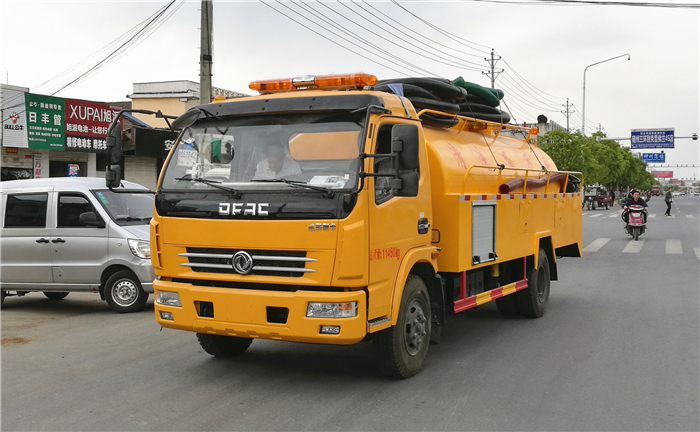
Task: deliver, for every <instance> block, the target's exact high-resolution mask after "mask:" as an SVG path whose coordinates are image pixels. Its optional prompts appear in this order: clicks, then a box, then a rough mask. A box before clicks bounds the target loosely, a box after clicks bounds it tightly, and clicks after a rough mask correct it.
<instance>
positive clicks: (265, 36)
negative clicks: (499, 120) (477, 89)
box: [0, 0, 700, 180]
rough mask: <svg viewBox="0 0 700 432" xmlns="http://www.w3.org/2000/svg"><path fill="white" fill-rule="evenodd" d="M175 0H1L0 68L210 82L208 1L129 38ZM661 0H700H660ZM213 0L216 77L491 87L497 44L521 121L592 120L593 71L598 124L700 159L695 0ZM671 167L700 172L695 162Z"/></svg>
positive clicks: (104, 86) (87, 90) (21, 79)
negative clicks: (371, 79) (205, 25)
mask: <svg viewBox="0 0 700 432" xmlns="http://www.w3.org/2000/svg"><path fill="white" fill-rule="evenodd" d="M610 2H611V1H608V2H607V3H610ZM612 2H618V0H612ZM168 3H169V2H147V1H138V2H133V1H132V2H115V1H76V2H66V1H45V2H34V1H28V0H22V1H7V0H0V8H1V9H0V35H1V36H0V37H1V44H2V50H1V57H0V73H1V75H0V81H1V82H2V83H3V84H10V85H16V86H21V87H28V88H29V91H30V92H31V93H37V94H47V95H50V94H54V95H55V96H58V97H64V98H76V99H85V100H92V101H104V102H115V101H126V100H128V98H127V95H128V94H130V93H132V92H133V84H134V83H143V82H154V81H172V80H191V81H195V82H199V46H200V30H199V28H200V26H201V18H200V6H201V5H200V1H186V0H176V2H175V3H174V4H173V5H172V6H171V7H170V8H169V9H167V10H166V11H165V12H164V13H163V14H162V15H161V17H160V19H159V20H156V21H155V22H154V24H153V25H152V26H151V27H149V28H148V30H146V31H144V32H143V33H142V34H141V37H140V38H138V39H135V40H134V41H132V42H131V43H126V42H127V39H128V37H130V36H133V35H134V34H135V32H136V31H137V30H138V29H140V28H142V26H143V25H144V24H145V23H146V22H147V20H149V19H150V18H152V17H153V15H154V14H155V13H156V12H157V11H159V10H161V9H163V8H164V7H165V6H166V5H167V4H168ZM618 3H619V2H618ZM627 3H642V2H641V1H639V0H628V1H627ZM659 3H662V4H664V5H669V6H670V5H684V4H694V5H696V6H697V5H698V4H700V3H699V2H698V0H678V1H664V0H659V1H656V2H653V3H651V4H659ZM647 4H649V3H647ZM213 11H214V24H213V85H214V86H216V87H220V88H224V89H227V90H233V91H236V92H240V93H245V94H250V95H253V94H255V92H254V91H252V90H250V89H249V88H248V84H249V83H250V82H251V81H255V80H261V79H272V78H284V77H296V76H303V75H324V74H342V73H354V72H366V73H370V74H373V75H376V76H377V77H378V78H379V79H387V78H399V77H406V76H436V77H443V78H449V79H454V78H457V77H459V76H461V77H463V78H464V79H465V80H466V81H470V82H474V83H477V84H480V85H482V86H487V87H490V86H491V80H490V77H489V75H487V74H486V73H487V72H490V65H489V63H488V62H487V61H486V59H488V60H490V58H491V51H492V50H493V51H494V56H495V58H496V59H497V60H498V61H496V63H495V69H496V72H499V71H502V72H500V73H499V74H498V75H497V77H496V82H495V87H496V88H500V89H502V90H504V92H505V97H504V101H505V105H502V107H501V108H502V109H503V108H506V107H507V109H508V110H509V111H510V113H511V115H512V116H513V117H514V120H513V122H514V123H524V122H528V123H532V122H536V119H537V116H538V115H540V114H543V115H545V116H546V117H547V118H548V119H549V120H553V121H555V122H556V123H558V124H560V125H562V126H564V127H566V126H567V115H566V114H565V112H566V105H567V103H568V104H569V112H570V113H569V115H568V126H569V127H570V128H571V129H581V126H582V123H583V116H584V71H585V124H586V126H585V132H586V134H587V135H590V134H591V133H592V132H594V131H596V130H598V129H600V130H602V131H603V132H604V133H605V134H606V135H607V136H608V137H612V138H627V140H621V141H620V143H621V145H623V146H625V147H629V146H630V141H629V137H630V135H631V130H633V129H671V128H673V129H674V130H675V136H676V140H675V148H674V149H666V150H665V153H666V164H664V165H690V164H695V165H698V164H700V153H699V151H698V148H699V146H700V144H699V143H700V141H693V140H690V139H684V138H683V137H690V136H691V135H692V134H693V133H698V132H700V130H699V129H700V127H699V126H700V112H699V107H700V30H699V28H700V26H699V24H700V8H697V7H695V8H687V7H641V6H622V5H619V4H617V5H601V4H583V3H574V4H572V3H564V2H562V3H552V2H543V1H537V0H508V1H507V0H481V1H476V0H473V1H471V0H465V1H450V2H447V1H428V2H425V1H405V0H397V1H395V2H391V1H389V0H386V1H369V0H347V1H342V2H339V1H316V0H293V1H282V0H279V1H278V0H264V1H246V2H243V1H214V3H213ZM121 45H124V47H123V48H122V49H121V50H118V48H119V47H120V46H121ZM112 53H115V54H114V55H113V56H112V57H109V58H108V56H109V55H110V54H112ZM625 54H629V56H630V58H631V59H630V60H628V59H627V56H626V55H625ZM618 56H621V57H619V58H616V59H613V58H614V57H618ZM609 59H612V60H609ZM599 62H602V63H599ZM595 63H599V64H595ZM589 65H593V66H589ZM77 78H80V79H78V80H77V81H76V82H75V83H73V84H71V85H68V84H70V83H71V82H72V81H74V80H76V79H77ZM64 87H65V88H64ZM56 92H57V93H56ZM658 151H659V150H642V152H645V153H646V152H649V153H653V152H658ZM657 169H659V170H671V171H674V177H676V178H686V179H693V178H695V179H698V180H700V168H697V167H694V168H689V167H685V168H684V167H658V168H657Z"/></svg>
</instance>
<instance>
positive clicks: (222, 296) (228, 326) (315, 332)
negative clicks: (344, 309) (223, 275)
mask: <svg viewBox="0 0 700 432" xmlns="http://www.w3.org/2000/svg"><path fill="white" fill-rule="evenodd" d="M153 288H154V290H162V291H173V292H177V293H178V294H179V295H180V303H181V305H182V306H167V305H162V304H158V303H154V309H155V316H156V321H157V322H158V323H159V324H160V325H162V326H163V327H167V328H173V329H179V330H186V331H192V332H197V333H210V334H219V335H224V336H236V337H245V338H261V339H272V340H284V341H292V342H308V343H322V344H334V345H349V344H353V343H356V342H359V341H361V340H362V339H363V338H364V337H365V335H366V333H367V300H366V294H365V292H364V291H362V290H359V291H350V292H322V291H296V292H283V291H261V290H249V289H231V288H213V287H203V286H194V285H192V284H189V283H179V282H177V283H176V282H170V281H163V280H155V281H154V283H153ZM311 301H314V302H349V301H356V302H357V316H355V317H352V318H316V317H313V318H310V317H307V316H306V309H307V306H308V303H309V302H311ZM202 302H209V303H211V307H212V311H213V313H211V312H210V313H208V314H209V315H213V317H206V316H200V314H202V313H203V312H202V309H201V307H202ZM268 308H287V309H288V311H289V313H288V315H287V320H286V322H285V323H283V324H282V323H274V322H268V317H269V314H268V310H269V309H268ZM161 311H164V312H170V313H171V314H172V316H173V320H164V319H162V318H161V314H160V312H161ZM322 325H331V326H340V332H339V333H338V334H321V333H320V329H321V326H322Z"/></svg>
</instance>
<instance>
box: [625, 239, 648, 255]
mask: <svg viewBox="0 0 700 432" xmlns="http://www.w3.org/2000/svg"><path fill="white" fill-rule="evenodd" d="M642 246H644V239H641V240H636V241H635V240H634V239H632V240H630V242H629V243H627V246H625V248H624V249H623V250H622V252H625V253H639V251H640V250H642Z"/></svg>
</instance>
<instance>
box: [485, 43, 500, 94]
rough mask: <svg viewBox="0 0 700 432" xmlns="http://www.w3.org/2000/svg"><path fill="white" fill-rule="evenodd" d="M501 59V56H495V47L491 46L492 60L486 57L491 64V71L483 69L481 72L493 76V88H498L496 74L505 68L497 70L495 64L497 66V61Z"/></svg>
mask: <svg viewBox="0 0 700 432" xmlns="http://www.w3.org/2000/svg"><path fill="white" fill-rule="evenodd" d="M500 59H501V56H498V58H494V51H493V48H491V60H490V61H489V59H487V58H486V57H484V60H486V63H488V64H490V65H491V72H484V71H482V72H481V73H482V74H484V75H487V76H490V77H491V88H496V76H498V74H500V73H501V72H503V69H500V70H495V69H494V66H496V62H497V61H499V60H500Z"/></svg>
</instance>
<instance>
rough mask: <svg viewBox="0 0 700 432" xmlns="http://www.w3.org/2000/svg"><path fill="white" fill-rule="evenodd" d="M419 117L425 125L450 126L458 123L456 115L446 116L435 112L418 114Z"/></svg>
mask: <svg viewBox="0 0 700 432" xmlns="http://www.w3.org/2000/svg"><path fill="white" fill-rule="evenodd" d="M420 119H421V120H422V121H423V123H424V124H425V125H427V126H434V127H440V128H451V127H452V126H454V125H456V124H457V123H459V119H458V118H456V117H446V116H441V115H437V114H430V113H425V114H423V115H422V116H420Z"/></svg>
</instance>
